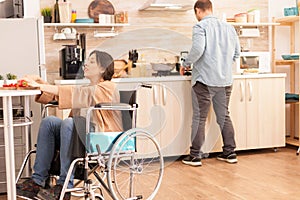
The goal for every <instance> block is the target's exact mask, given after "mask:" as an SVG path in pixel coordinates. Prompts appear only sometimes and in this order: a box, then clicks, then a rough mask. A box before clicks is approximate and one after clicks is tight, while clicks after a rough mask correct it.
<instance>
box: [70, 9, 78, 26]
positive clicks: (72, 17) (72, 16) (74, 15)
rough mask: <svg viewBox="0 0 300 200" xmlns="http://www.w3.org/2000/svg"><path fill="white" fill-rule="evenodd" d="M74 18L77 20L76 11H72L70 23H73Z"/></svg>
mask: <svg viewBox="0 0 300 200" xmlns="http://www.w3.org/2000/svg"><path fill="white" fill-rule="evenodd" d="M76 18H77V12H76V10H72V15H71V23H74V22H75V20H76Z"/></svg>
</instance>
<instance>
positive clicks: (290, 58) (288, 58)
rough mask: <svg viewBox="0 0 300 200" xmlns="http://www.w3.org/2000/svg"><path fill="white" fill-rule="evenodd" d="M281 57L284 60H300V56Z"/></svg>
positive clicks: (285, 55) (288, 55)
mask: <svg viewBox="0 0 300 200" xmlns="http://www.w3.org/2000/svg"><path fill="white" fill-rule="evenodd" d="M281 57H282V59H283V60H299V55H298V54H284V55H281Z"/></svg>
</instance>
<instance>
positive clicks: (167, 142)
mask: <svg viewBox="0 0 300 200" xmlns="http://www.w3.org/2000/svg"><path fill="white" fill-rule="evenodd" d="M143 83H145V84H149V85H151V86H152V88H151V89H149V88H143V87H142V88H139V89H138V93H137V103H138V111H137V116H138V117H137V127H139V128H143V129H146V130H148V131H149V132H150V133H151V134H153V135H154V136H155V138H156V140H157V141H158V143H159V145H160V148H161V150H162V153H163V156H178V155H184V154H187V153H188V150H189V146H190V133H191V118H192V107H191V105H192V104H191V85H190V84H191V83H190V81H189V80H182V81H155V82H153V81H146V82H144V81H143ZM138 84H140V83H139V82H135V83H118V87H119V88H123V89H124V88H126V89H128V88H131V89H133V88H136V87H137V85H138ZM137 145H138V148H139V145H141V146H140V147H142V148H139V149H146V148H147V147H146V146H145V144H143V143H140V144H137Z"/></svg>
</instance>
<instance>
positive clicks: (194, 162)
mask: <svg viewBox="0 0 300 200" xmlns="http://www.w3.org/2000/svg"><path fill="white" fill-rule="evenodd" d="M182 163H183V164H186V165H191V166H194V167H197V166H201V165H202V162H201V158H197V157H193V156H187V157H185V158H184V159H183V160H182Z"/></svg>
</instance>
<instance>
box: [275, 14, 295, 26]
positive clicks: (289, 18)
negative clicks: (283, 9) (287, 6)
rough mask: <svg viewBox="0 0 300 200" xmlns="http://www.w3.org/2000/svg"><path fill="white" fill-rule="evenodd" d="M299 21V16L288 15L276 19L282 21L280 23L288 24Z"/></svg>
mask: <svg viewBox="0 0 300 200" xmlns="http://www.w3.org/2000/svg"><path fill="white" fill-rule="evenodd" d="M297 21H299V16H286V17H282V18H278V19H276V20H275V22H276V23H280V25H288V26H290V24H291V23H294V22H297Z"/></svg>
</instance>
